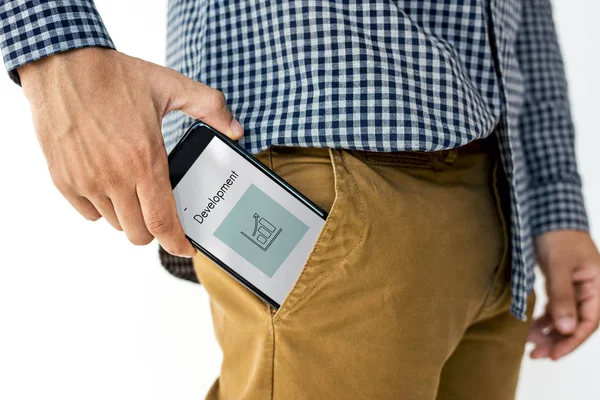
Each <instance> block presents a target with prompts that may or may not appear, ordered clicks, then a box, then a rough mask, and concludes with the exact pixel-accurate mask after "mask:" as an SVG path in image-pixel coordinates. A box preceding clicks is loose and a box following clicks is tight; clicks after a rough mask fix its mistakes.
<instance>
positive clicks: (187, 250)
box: [136, 156, 196, 257]
mask: <svg viewBox="0 0 600 400" xmlns="http://www.w3.org/2000/svg"><path fill="white" fill-rule="evenodd" d="M156 162H157V164H158V165H157V169H156V171H157V173H155V174H153V175H152V176H150V177H148V178H146V179H144V180H143V181H140V182H138V184H137V186H136V190H137V195H138V198H139V199H140V207H141V209H142V214H143V216H144V222H145V224H146V227H147V228H148V231H149V232H150V234H152V236H154V237H155V238H156V240H158V242H159V243H160V245H161V246H162V247H163V248H164V249H165V250H166V251H167V252H168V253H170V254H173V255H176V256H180V257H193V256H194V255H196V249H195V248H194V247H193V246H192V244H191V243H190V242H189V241H188V240H187V238H186V237H185V233H184V232H183V228H182V227H181V222H180V221H179V216H178V215H177V208H176V205H175V198H174V196H173V191H172V190H171V182H170V181H169V170H168V164H167V158H166V156H165V157H161V160H157V161H156Z"/></svg>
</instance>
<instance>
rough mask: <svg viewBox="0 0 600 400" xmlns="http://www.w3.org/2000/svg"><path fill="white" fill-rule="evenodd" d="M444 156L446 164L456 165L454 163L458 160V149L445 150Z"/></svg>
mask: <svg viewBox="0 0 600 400" xmlns="http://www.w3.org/2000/svg"><path fill="white" fill-rule="evenodd" d="M442 154H443V158H444V159H443V161H444V162H445V163H446V164H454V161H456V159H457V158H458V149H449V150H444V152H443V153H442Z"/></svg>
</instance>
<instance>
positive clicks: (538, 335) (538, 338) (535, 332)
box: [527, 313, 552, 344]
mask: <svg viewBox="0 0 600 400" xmlns="http://www.w3.org/2000/svg"><path fill="white" fill-rule="evenodd" d="M551 326H552V316H551V315H550V314H548V313H547V314H544V315H543V316H541V317H540V318H538V319H536V320H535V321H533V324H532V325H531V329H530V330H529V336H528V337H527V341H528V342H532V343H536V344H539V343H544V342H545V341H546V339H547V330H548V329H549V328H550V327H551Z"/></svg>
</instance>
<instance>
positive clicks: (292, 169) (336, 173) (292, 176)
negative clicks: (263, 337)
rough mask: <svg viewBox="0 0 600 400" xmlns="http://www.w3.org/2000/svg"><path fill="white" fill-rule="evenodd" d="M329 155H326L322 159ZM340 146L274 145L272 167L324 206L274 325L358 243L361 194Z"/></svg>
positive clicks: (361, 230) (361, 232)
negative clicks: (315, 234) (316, 232)
mask: <svg viewBox="0 0 600 400" xmlns="http://www.w3.org/2000/svg"><path fill="white" fill-rule="evenodd" d="M325 156H327V158H326V157H325ZM346 157H347V154H346V152H345V151H343V150H335V149H328V150H327V152H326V153H324V149H312V150H295V151H291V152H289V150H287V149H280V148H274V149H272V154H271V163H272V165H271V166H272V168H273V170H274V171H275V172H276V173H277V174H278V175H280V176H281V177H282V178H283V179H285V180H286V181H287V182H289V183H290V184H291V185H292V186H294V187H295V188H296V189H298V190H299V191H300V192H301V193H302V194H304V195H305V196H306V197H308V198H309V199H311V200H313V201H314V202H316V203H317V204H319V205H320V206H321V207H323V208H324V209H326V210H328V212H329V215H328V217H327V220H326V221H325V225H324V226H323V228H322V230H321V233H320V234H319V237H318V238H317V241H316V242H315V245H314V247H313V250H312V251H311V253H310V255H309V257H308V259H307V260H306V262H305V265H304V267H303V269H302V272H301V273H300V275H299V276H298V278H297V280H296V282H295V284H294V286H293V287H292V289H291V291H290V292H289V294H288V295H287V297H286V298H285V300H284V301H283V303H282V304H281V306H280V308H279V309H278V310H277V311H276V312H275V313H274V315H273V323H275V322H277V321H278V320H281V319H282V318H285V317H287V316H288V315H289V314H290V313H292V312H293V311H294V310H295V309H296V308H297V307H300V306H302V305H303V304H304V303H305V302H306V300H308V299H309V298H310V297H311V296H312V295H313V294H314V293H316V292H317V291H318V289H319V287H320V286H321V284H322V283H323V282H324V281H325V280H327V278H328V277H329V276H330V275H331V274H332V273H333V271H334V270H335V269H336V267H337V266H339V265H340V264H341V263H342V262H343V260H344V259H345V258H347V257H348V256H349V255H350V254H351V253H352V252H353V251H354V249H356V248H357V247H358V246H359V244H360V243H361V242H362V238H363V237H364V230H365V229H366V228H365V225H366V224H365V215H364V210H363V205H362V198H361V195H360V192H359V190H358V186H357V184H356V180H355V179H354V176H353V175H352V171H351V169H350V166H349V164H348V162H347V160H346Z"/></svg>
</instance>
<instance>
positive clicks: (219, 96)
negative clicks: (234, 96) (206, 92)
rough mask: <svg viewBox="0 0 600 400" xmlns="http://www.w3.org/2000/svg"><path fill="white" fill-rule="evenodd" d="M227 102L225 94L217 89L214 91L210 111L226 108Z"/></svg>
mask: <svg viewBox="0 0 600 400" xmlns="http://www.w3.org/2000/svg"><path fill="white" fill-rule="evenodd" d="M226 104H227V101H226V99H225V95H224V94H223V92H221V91H220V90H217V89H213V92H212V96H211V99H210V109H211V110H212V111H216V110H220V109H221V108H223V107H225V105H226Z"/></svg>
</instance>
